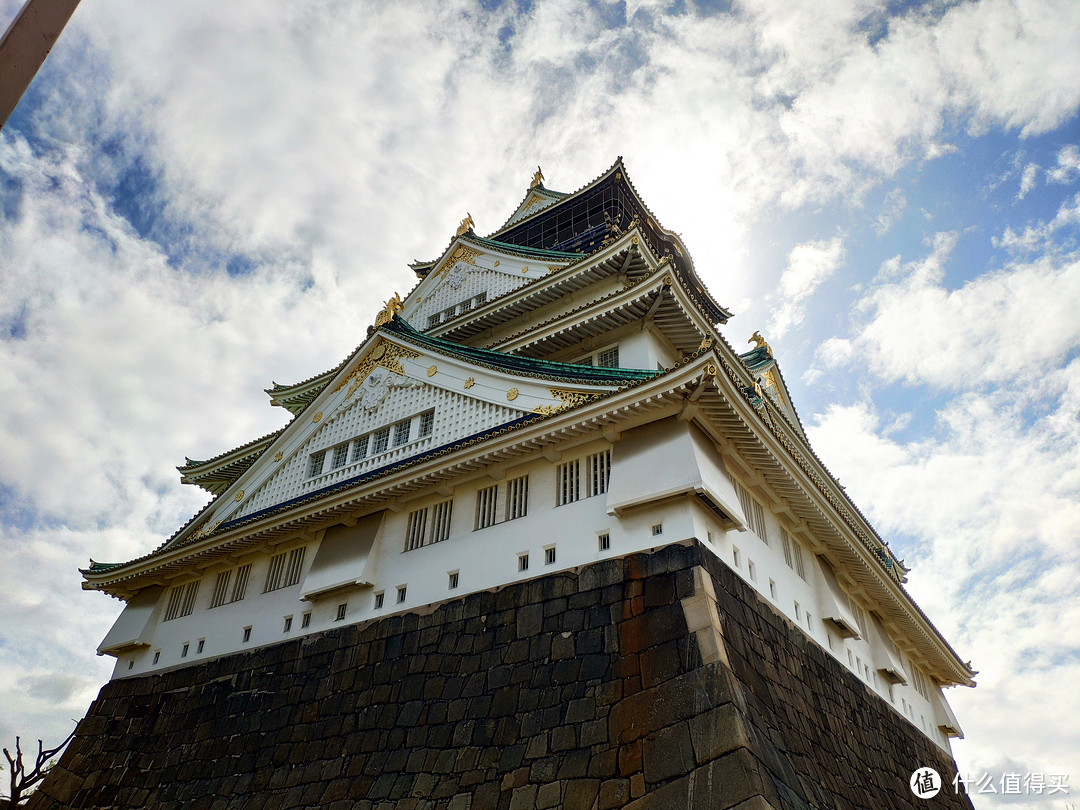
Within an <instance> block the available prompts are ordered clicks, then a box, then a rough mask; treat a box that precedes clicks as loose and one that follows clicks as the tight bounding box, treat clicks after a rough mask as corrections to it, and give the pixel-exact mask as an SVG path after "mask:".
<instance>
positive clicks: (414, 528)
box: [405, 507, 428, 551]
mask: <svg viewBox="0 0 1080 810" xmlns="http://www.w3.org/2000/svg"><path fill="white" fill-rule="evenodd" d="M427 515H428V510H427V508H426V507H425V508H424V509H417V510H416V511H415V512H410V513H409V525H408V528H407V529H406V534H405V550H406V551H412V550H413V549H414V548H420V546H422V545H424V537H425V535H426V534H427Z"/></svg>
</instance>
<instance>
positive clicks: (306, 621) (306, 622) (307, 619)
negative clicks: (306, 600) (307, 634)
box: [300, 610, 311, 630]
mask: <svg viewBox="0 0 1080 810" xmlns="http://www.w3.org/2000/svg"><path fill="white" fill-rule="evenodd" d="M310 626H311V611H310V610H309V611H308V612H307V613H305V614H304V615H303V616H301V617H300V629H301V630H303V629H305V628H307V627H310Z"/></svg>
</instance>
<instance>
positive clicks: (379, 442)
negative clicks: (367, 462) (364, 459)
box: [371, 427, 390, 456]
mask: <svg viewBox="0 0 1080 810" xmlns="http://www.w3.org/2000/svg"><path fill="white" fill-rule="evenodd" d="M371 443H372V448H371V454H372V455H373V456H376V455H378V454H379V453H382V452H383V451H385V450H386V448H387V447H389V446H390V428H388V427H384V428H383V429H382V430H376V431H375V432H374V433H373V434H372V436H371Z"/></svg>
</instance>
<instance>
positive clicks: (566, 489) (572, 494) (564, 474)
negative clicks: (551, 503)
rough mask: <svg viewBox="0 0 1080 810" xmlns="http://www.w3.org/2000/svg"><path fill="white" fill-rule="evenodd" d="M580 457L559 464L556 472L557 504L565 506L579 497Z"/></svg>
mask: <svg viewBox="0 0 1080 810" xmlns="http://www.w3.org/2000/svg"><path fill="white" fill-rule="evenodd" d="M580 464H581V461H580V459H574V460H573V461H567V462H564V463H562V464H560V465H559V466H558V469H557V470H556V472H555V486H556V490H555V505H556V506H564V505H566V504H568V503H573V502H574V501H576V500H577V499H578V494H579V492H580V488H579V486H578V467H579V466H580Z"/></svg>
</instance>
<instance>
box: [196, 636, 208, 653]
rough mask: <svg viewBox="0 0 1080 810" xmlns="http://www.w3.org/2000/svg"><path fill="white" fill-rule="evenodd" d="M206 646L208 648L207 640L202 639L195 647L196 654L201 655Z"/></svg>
mask: <svg viewBox="0 0 1080 810" xmlns="http://www.w3.org/2000/svg"><path fill="white" fill-rule="evenodd" d="M205 646H206V639H205V638H200V639H199V643H198V644H197V645H196V647H195V654H196V655H198V654H199V653H201V652H202V651H203V647H205Z"/></svg>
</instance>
